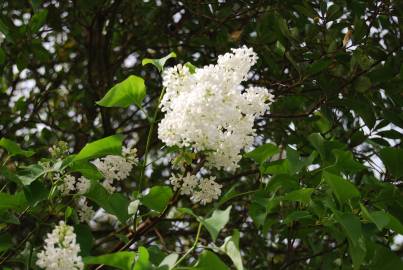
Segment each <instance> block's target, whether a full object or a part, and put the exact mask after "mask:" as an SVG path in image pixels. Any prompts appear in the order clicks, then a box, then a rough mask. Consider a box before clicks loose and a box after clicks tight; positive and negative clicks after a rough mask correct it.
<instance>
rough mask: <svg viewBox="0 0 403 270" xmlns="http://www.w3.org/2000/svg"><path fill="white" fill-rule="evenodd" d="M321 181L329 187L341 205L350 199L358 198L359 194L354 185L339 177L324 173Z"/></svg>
mask: <svg viewBox="0 0 403 270" xmlns="http://www.w3.org/2000/svg"><path fill="white" fill-rule="evenodd" d="M322 179H323V180H324V181H325V182H326V183H327V184H328V185H329V187H330V189H331V190H332V192H333V193H334V194H335V195H336V197H337V199H338V200H339V202H340V203H341V204H344V203H346V202H347V201H348V200H350V199H352V198H355V197H360V192H359V191H358V189H357V188H356V187H355V186H354V184H353V183H351V182H350V181H348V180H345V179H343V178H341V177H340V176H337V175H334V174H331V173H329V172H326V171H324V172H323V174H322Z"/></svg>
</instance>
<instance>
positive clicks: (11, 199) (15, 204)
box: [0, 192, 27, 210]
mask: <svg viewBox="0 0 403 270" xmlns="http://www.w3.org/2000/svg"><path fill="white" fill-rule="evenodd" d="M26 206H27V200H26V198H25V195H24V193H23V192H17V193H15V194H14V195H11V194H8V193H4V192H0V210H4V209H15V210H23V208H24V207H26Z"/></svg>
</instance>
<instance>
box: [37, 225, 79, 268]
mask: <svg viewBox="0 0 403 270" xmlns="http://www.w3.org/2000/svg"><path fill="white" fill-rule="evenodd" d="M79 252H80V246H79V245H78V244H77V243H76V234H75V233H74V229H73V227H71V226H69V225H66V224H65V223H64V221H60V223H59V225H57V226H56V227H55V228H54V229H53V231H52V232H51V233H48V235H47V238H46V239H45V247H44V250H43V251H41V252H40V253H38V260H37V261H36V264H37V265H38V266H39V267H41V268H43V269H46V270H77V269H79V270H81V269H84V263H83V261H82V258H81V256H79V255H78V253H79Z"/></svg>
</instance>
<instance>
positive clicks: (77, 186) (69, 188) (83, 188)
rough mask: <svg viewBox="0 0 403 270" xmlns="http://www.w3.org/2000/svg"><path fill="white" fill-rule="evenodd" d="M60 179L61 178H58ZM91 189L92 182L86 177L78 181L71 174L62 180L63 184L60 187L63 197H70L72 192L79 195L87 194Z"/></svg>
mask: <svg viewBox="0 0 403 270" xmlns="http://www.w3.org/2000/svg"><path fill="white" fill-rule="evenodd" d="M56 178H60V176H56ZM90 187H91V181H90V180H88V179H87V178H85V177H84V176H81V177H79V178H78V179H76V178H75V177H74V176H72V175H70V174H66V175H64V176H63V178H61V184H60V185H59V186H58V188H59V190H60V192H61V193H62V194H63V195H68V194H69V193H70V192H77V193H78V194H84V193H86V192H87V191H88V190H89V189H90Z"/></svg>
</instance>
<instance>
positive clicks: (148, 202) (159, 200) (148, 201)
mask: <svg viewBox="0 0 403 270" xmlns="http://www.w3.org/2000/svg"><path fill="white" fill-rule="evenodd" d="M172 195H173V193H172V190H171V188H170V187H168V186H154V187H152V188H151V189H150V192H149V193H148V194H147V195H145V196H144V197H143V198H141V202H142V204H144V205H145V206H147V207H148V208H150V209H152V210H154V211H157V212H162V211H164V209H165V208H166V207H167V205H168V203H169V200H170V199H171V198H172Z"/></svg>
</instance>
